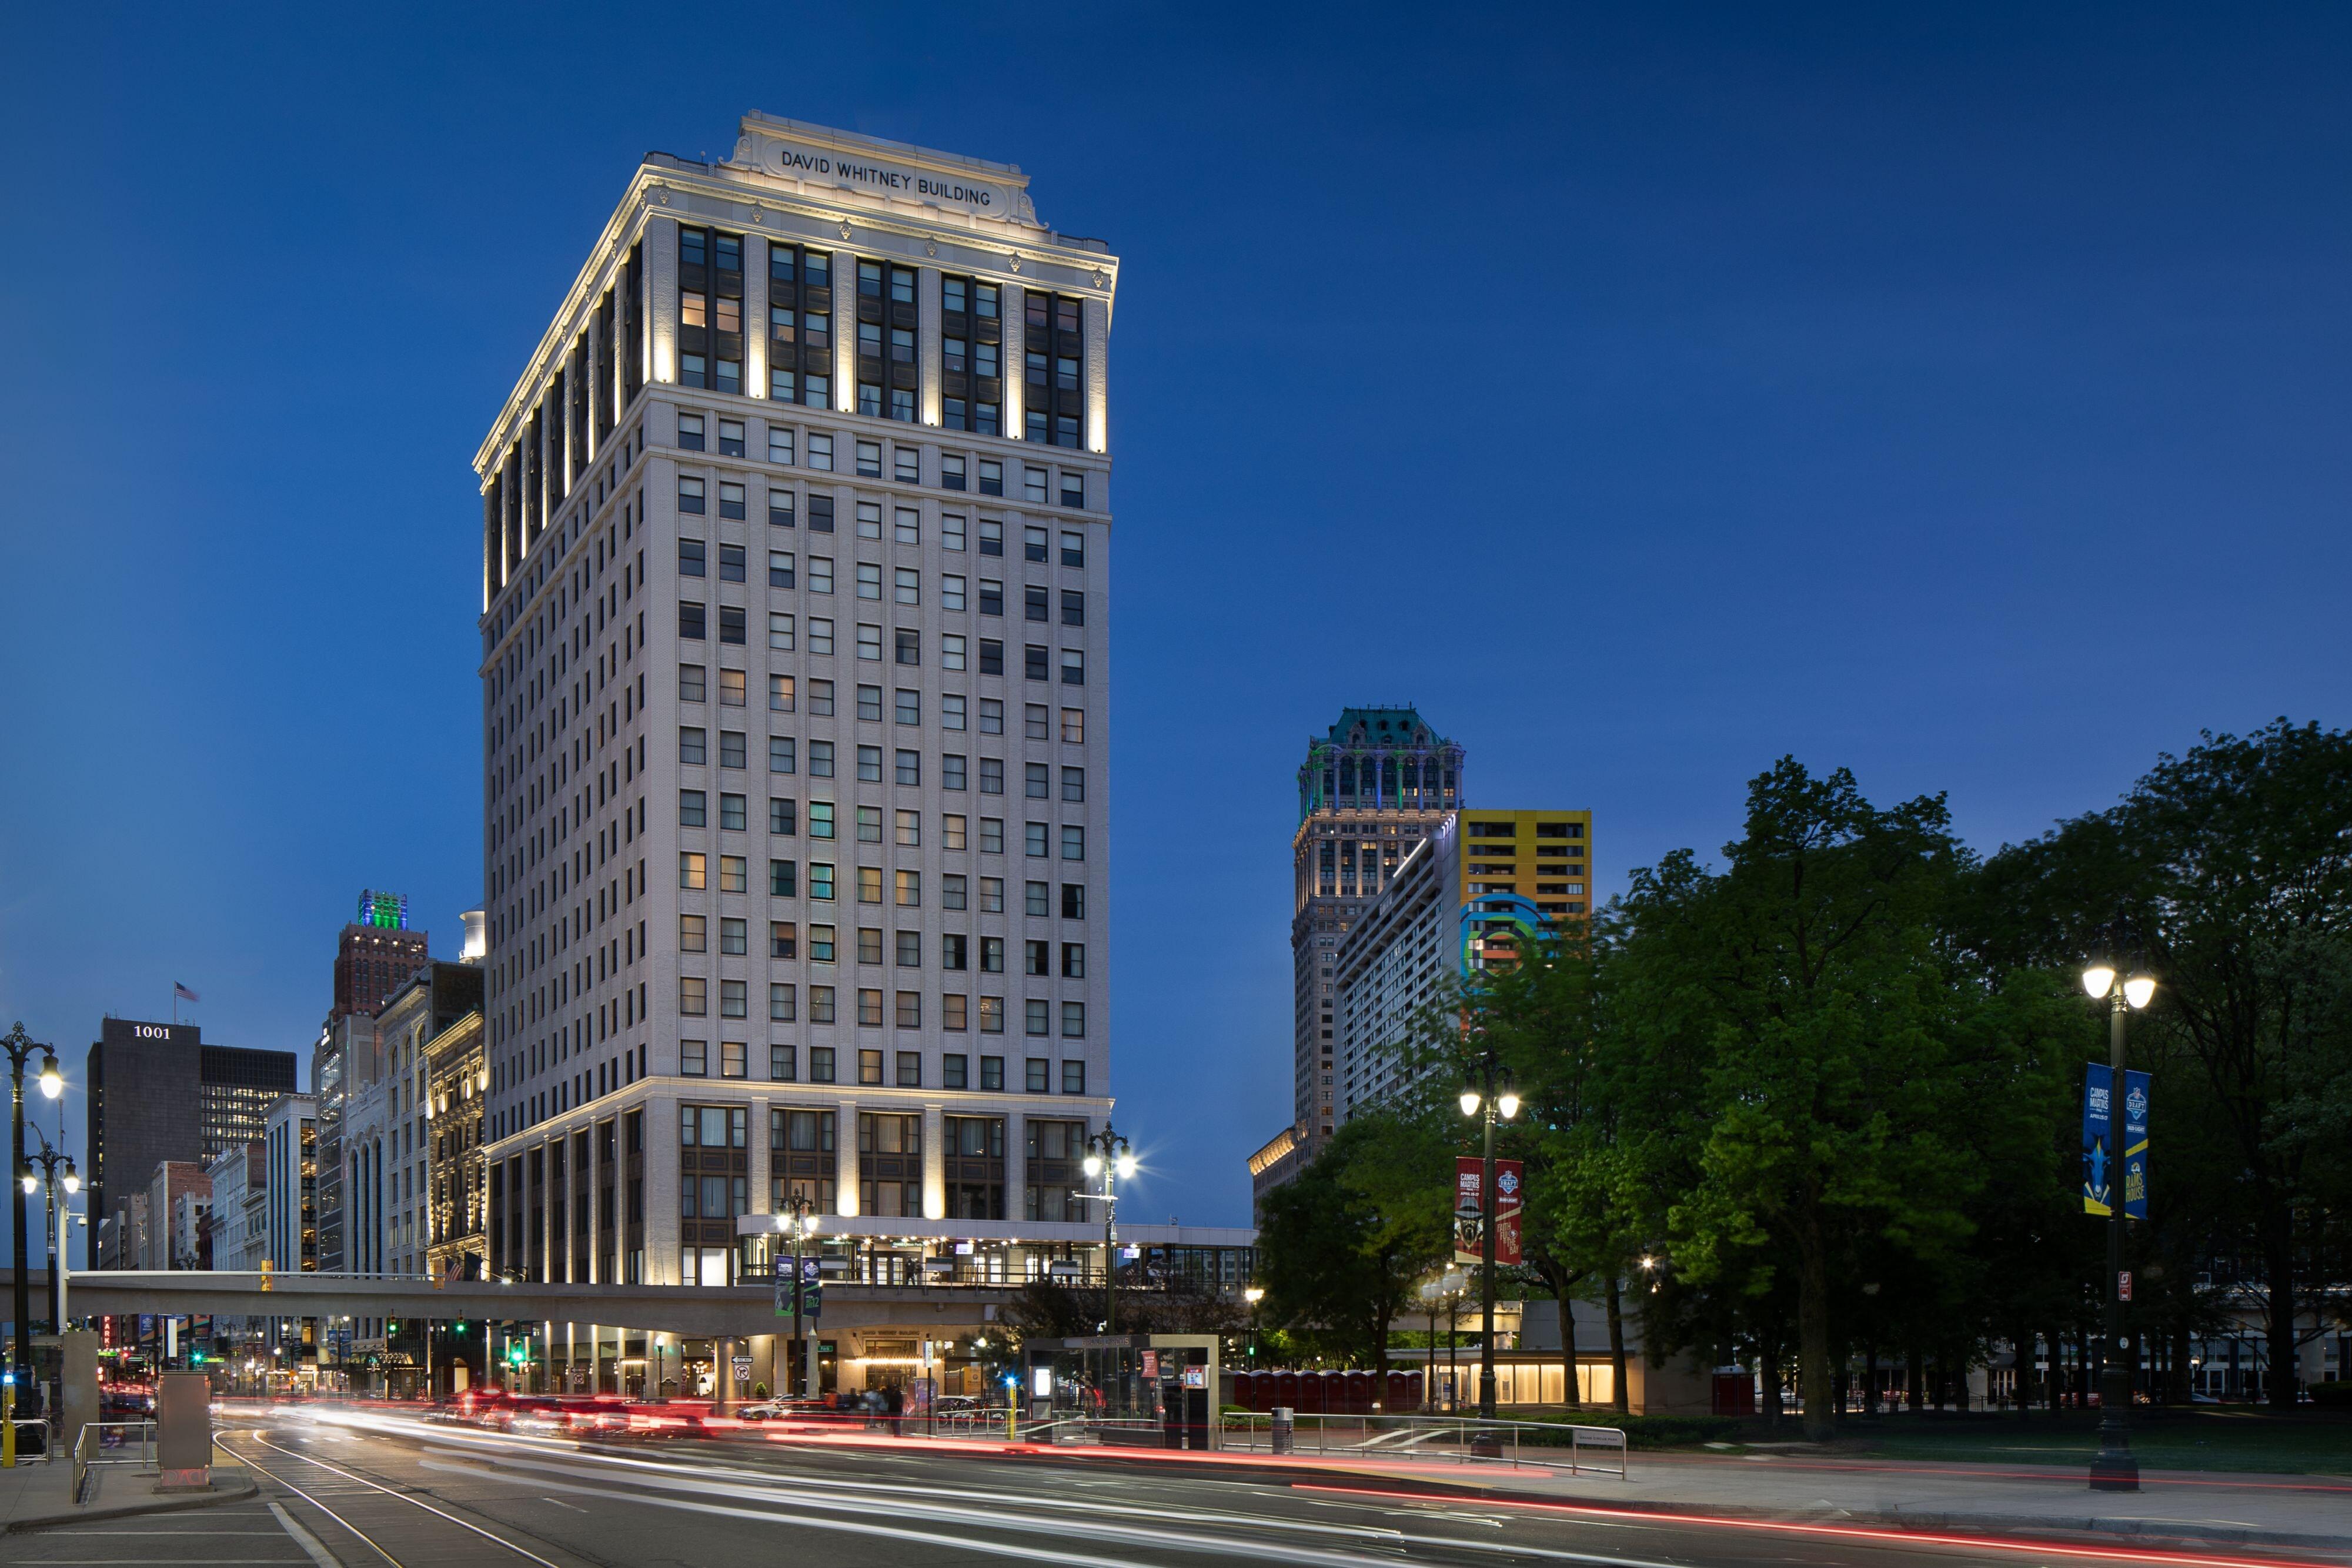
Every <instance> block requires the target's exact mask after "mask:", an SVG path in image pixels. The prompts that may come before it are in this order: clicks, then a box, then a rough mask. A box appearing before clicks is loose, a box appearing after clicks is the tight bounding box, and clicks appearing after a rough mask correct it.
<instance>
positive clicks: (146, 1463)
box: [73, 1419, 155, 1503]
mask: <svg viewBox="0 0 2352 1568" xmlns="http://www.w3.org/2000/svg"><path fill="white" fill-rule="evenodd" d="M132 1431H135V1432H137V1433H138V1434H139V1457H138V1458H131V1457H130V1455H128V1454H127V1453H126V1454H123V1455H121V1456H118V1457H116V1458H100V1457H99V1452H98V1450H102V1449H105V1448H118V1447H119V1448H128V1447H129V1446H130V1445H129V1444H128V1443H127V1442H125V1441H124V1439H123V1438H121V1437H116V1438H115V1439H113V1441H111V1442H110V1441H108V1439H107V1437H106V1434H107V1433H109V1432H116V1433H126V1432H132ZM100 1465H137V1466H138V1467H139V1468H140V1469H154V1468H155V1423H154V1422H153V1420H152V1419H150V1420H145V1421H90V1422H86V1423H84V1424H83V1427H82V1429H81V1436H79V1437H76V1438H75V1439H74V1451H73V1500H74V1501H76V1502H77V1503H80V1502H87V1501H89V1472H90V1471H91V1470H92V1469H96V1468H97V1467H99V1466H100Z"/></svg>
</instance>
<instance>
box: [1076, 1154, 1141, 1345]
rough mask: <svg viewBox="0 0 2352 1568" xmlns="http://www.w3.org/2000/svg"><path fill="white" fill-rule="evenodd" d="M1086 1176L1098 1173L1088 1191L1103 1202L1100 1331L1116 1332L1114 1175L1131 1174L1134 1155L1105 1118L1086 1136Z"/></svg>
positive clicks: (1116, 1262) (1116, 1206)
mask: <svg viewBox="0 0 2352 1568" xmlns="http://www.w3.org/2000/svg"><path fill="white" fill-rule="evenodd" d="M1085 1169H1086V1173H1087V1175H1088V1176H1100V1177H1102V1184H1103V1189H1102V1191H1100V1192H1098V1193H1088V1194H1087V1197H1090V1198H1094V1199H1097V1200H1099V1201H1100V1202H1101V1204H1102V1206H1103V1333H1104V1334H1105V1335H1106V1336H1108V1335H1110V1334H1115V1333H1118V1186H1117V1184H1116V1182H1115V1181H1114V1179H1113V1178H1114V1177H1118V1176H1133V1175H1134V1174H1135V1155H1134V1152H1133V1151H1132V1150H1130V1149H1129V1147H1128V1146H1127V1140H1126V1139H1125V1138H1122V1137H1120V1136H1119V1135H1118V1134H1117V1133H1114V1132H1112V1131H1111V1129H1110V1124H1109V1123H1108V1122H1105V1123H1104V1124H1103V1125H1102V1131H1101V1132H1099V1133H1096V1134H1093V1135H1092V1136H1090V1137H1088V1138H1087V1157H1086V1165H1085Z"/></svg>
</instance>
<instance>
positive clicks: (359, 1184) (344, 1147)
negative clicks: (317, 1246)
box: [341, 960, 483, 1274]
mask: <svg viewBox="0 0 2352 1568" xmlns="http://www.w3.org/2000/svg"><path fill="white" fill-rule="evenodd" d="M482 979H483V975H482V970H481V968H480V967H478V966H477V965H473V964H451V963H446V962H441V961H437V960H436V961H433V962H428V963H426V964H425V966H424V967H421V968H419V969H417V970H415V972H414V973H413V974H411V975H410V976H409V977H408V979H407V981H406V983H405V984H404V985H402V986H401V987H400V988H398V989H397V990H395V991H394V992H393V993H392V995H391V996H389V997H387V998H384V1002H383V1010H382V1011H381V1012H379V1013H378V1014H377V1015H376V1019H375V1031H374V1038H373V1040H372V1041H371V1042H370V1044H369V1046H368V1049H367V1050H365V1051H362V1052H360V1053H358V1054H356V1055H354V1057H353V1058H352V1060H351V1061H347V1062H345V1063H344V1104H343V1115H342V1125H341V1157H342V1162H343V1171H342V1178H343V1179H342V1194H343V1201H344V1204H345V1207H346V1213H345V1214H344V1216H343V1225H342V1230H343V1236H344V1239H345V1248H346V1250H347V1252H348V1254H349V1257H350V1263H349V1267H350V1268H351V1269H352V1270H356V1271H360V1272H365V1273H394V1274H419V1273H422V1272H424V1270H425V1247H426V1245H427V1243H428V1241H429V1239H430V1237H431V1220H430V1216H429V1205H428V1203H427V1199H426V1195H427V1193H428V1191H429V1190H430V1188H429V1179H430V1173H429V1170H428V1166H429V1164H430V1159H429V1155H428V1152H427V1148H428V1145H427V1138H428V1134H429V1132H430V1129H429V1126H428V1124H427V1116H426V1111H425V1091H426V1083H427V1074H426V1066H425V1063H426V1054H427V1051H426V1048H427V1044H428V1042H430V1041H431V1040H434V1039H436V1038H437V1037H438V1036H440V1035H441V1034H443V1033H445V1032H446V1031H447V1030H449V1029H450V1028H451V1027H452V1026H454V1025H455V1024H457V1022H458V1021H459V1020H460V1019H464V1018H466V1017H467V1016H468V1015H470V1014H476V1013H478V1012H480V1011H481V1009H482Z"/></svg>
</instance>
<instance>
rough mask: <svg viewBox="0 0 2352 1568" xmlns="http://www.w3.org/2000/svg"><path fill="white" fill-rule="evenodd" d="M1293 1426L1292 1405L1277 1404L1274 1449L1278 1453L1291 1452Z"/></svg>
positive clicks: (1275, 1409)
mask: <svg viewBox="0 0 2352 1568" xmlns="http://www.w3.org/2000/svg"><path fill="white" fill-rule="evenodd" d="M1291 1427H1292V1421H1291V1409H1290V1406H1287V1405H1277V1406H1275V1407H1274V1451H1275V1452H1276V1453H1277V1454H1286V1453H1288V1452H1290V1437H1291Z"/></svg>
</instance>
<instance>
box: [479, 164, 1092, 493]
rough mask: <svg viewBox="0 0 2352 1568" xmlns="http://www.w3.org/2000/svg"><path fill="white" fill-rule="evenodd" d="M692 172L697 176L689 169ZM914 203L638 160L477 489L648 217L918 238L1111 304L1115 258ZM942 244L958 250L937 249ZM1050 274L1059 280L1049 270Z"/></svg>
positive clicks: (493, 437)
mask: <svg viewBox="0 0 2352 1568" xmlns="http://www.w3.org/2000/svg"><path fill="white" fill-rule="evenodd" d="M942 166H943V167H944V166H945V165H942ZM698 168H700V169H701V171H702V172H696V170H697V169H698ZM697 203H719V204H724V207H725V210H723V211H712V210H707V209H698V207H697V205H696V204H697ZM913 205H914V204H911V203H903V202H892V201H889V200H887V199H876V198H866V197H861V196H859V195H858V194H856V193H855V192H851V191H846V190H841V191H837V192H836V191H834V190H825V191H822V192H817V193H812V192H811V191H809V190H808V188H807V187H806V185H805V184H804V183H797V182H790V181H786V180H784V179H782V178H781V177H779V176H775V175H771V174H767V173H763V172H761V171H759V170H756V169H751V168H746V167H744V166H742V165H740V164H733V163H720V164H715V165H709V166H698V165H684V166H681V165H679V164H677V163H674V162H667V161H665V162H651V161H648V162H645V163H641V164H639V165H638V167H637V170H636V172H635V174H634V175H632V176H631V178H630V181H629V186H628V189H627V191H626V192H625V193H624V194H623V196H622V198H621V200H620V202H619V204H617V205H615V206H614V210H613V215H612V216H611V217H610V218H608V219H606V220H605V223H604V229H603V230H602V231H601V233H600V234H599V235H598V236H597V240H596V244H595V246H594V247H593V249H592V250H591V251H590V252H589V259H588V261H587V263H586V264H585V265H584V266H583V267H582V268H581V269H580V272H579V274H578V276H577V277H574V278H573V280H572V287H570V288H569V289H568V290H566V291H565V294H564V297H563V301H562V305H561V306H559V307H558V308H557V309H556V311H555V313H554V315H553V316H552V317H551V319H550V320H549V324H548V327H547V330H546V331H545V332H544V333H542V334H541V338H540V340H539V344H538V347H537V348H536V349H534V350H532V352H531V356H530V361H529V362H528V364H527V365H526V367H525V369H524V371H523V372H522V374H521V375H520V377H518V378H517V379H516V382H515V384H514V387H513V390H512V391H510V392H509V393H508V394H507V398H506V402H504V403H503V404H502V405H501V406H500V408H499V413H498V416H497V417H496V418H495V419H493V420H492V421H491V423H490V428H489V433H488V434H487V435H486V436H484V438H483V440H482V444H481V445H480V446H479V447H478V448H477V449H476V451H475V453H474V472H475V476H476V478H477V479H478V482H479V487H480V488H481V489H484V490H487V489H488V485H489V476H490V475H491V474H492V473H494V472H495V471H496V469H497V467H498V465H499V463H500V462H502V461H503V460H504V456H505V453H506V449H507V447H508V446H509V444H512V443H513V441H514V440H515V439H516V436H517V433H518V432H519V431H520V428H521V425H522V423H523V422H524V421H525V420H526V419H528V418H529V417H530V410H531V409H532V408H533V407H534V406H536V404H537V403H538V401H539V396H540V391H541V387H542V386H543V385H544V383H545V382H546V380H547V377H548V376H549V374H550V373H551V371H553V369H554V367H555V364H556V362H557V361H559V360H560V359H561V358H562V356H563V355H565V354H568V353H569V352H570V351H571V345H572V343H573V341H574V340H577V339H578V337H579V335H580V329H581V326H582V323H583V319H584V316H585V313H586V311H587V310H588V309H589V308H590V307H591V306H592V305H593V302H594V299H595V298H596V296H597V295H599V294H600V293H602V291H603V287H604V280H605V279H606V278H607V277H608V275H609V274H610V273H611V272H612V270H613V268H614V267H616V266H617V265H618V264H619V261H620V258H621V256H622V255H623V253H624V252H625V249H626V246H627V243H628V242H629V241H630V240H632V239H633V238H634V237H635V235H637V234H638V233H639V232H640V231H641V230H642V228H643V226H644V224H645V220H646V218H648V217H652V216H670V217H686V216H689V215H690V216H693V217H697V218H703V219H709V220H714V221H718V222H722V223H727V224H730V225H731V224H740V225H744V232H745V233H747V234H762V233H766V234H789V233H791V232H793V231H792V230H790V229H789V228H788V227H787V226H785V225H786V224H787V223H788V222H790V223H807V224H812V225H823V226H825V227H827V228H829V230H830V232H831V233H832V234H833V235H835V237H836V238H837V240H838V242H839V243H840V244H841V245H843V246H849V247H851V248H853V249H855V248H857V246H856V242H857V238H858V236H859V235H860V234H861V233H862V234H864V235H866V236H868V239H869V241H870V240H871V239H872V238H873V237H875V236H888V237H889V238H891V239H894V240H897V241H899V242H902V244H903V246H904V248H906V249H907V250H908V252H909V253H910V254H911V253H912V251H913V249H914V247H915V246H916V245H917V244H918V243H919V244H920V245H921V246H923V247H924V254H923V256H922V259H923V260H924V261H925V262H927V263H929V262H943V263H945V264H946V265H947V266H948V267H950V268H951V269H953V270H961V271H969V272H971V274H972V275H973V276H975V277H986V278H989V279H990V280H992V281H993V282H997V283H1002V284H1008V285H1014V286H1021V287H1026V286H1028V285H1030V284H1033V283H1037V282H1040V281H1045V282H1049V283H1051V284H1052V286H1053V287H1054V288H1055V290H1056V291H1058V292H1063V293H1069V294H1076V295H1080V296H1089V297H1092V298H1098V299H1100V300H1102V301H1103V304H1104V309H1105V311H1106V313H1108V311H1109V310H1110V308H1111V300H1112V297H1113V295H1114V294H1115V292H1116V291H1117V288H1118V257H1117V256H1112V255H1110V254H1108V252H1107V251H1104V250H1100V249H1097V248H1094V247H1093V246H1091V245H1089V244H1087V243H1083V242H1079V241H1076V240H1072V239H1068V238H1066V237H1064V236H1062V235H1056V234H1054V233H1053V232H1052V231H1050V230H1045V229H1034V230H1033V229H1018V230H1016V229H1014V227H1013V225H1011V224H1009V223H1002V221H1001V220H990V219H982V218H978V217H972V216H969V215H962V216H959V215H956V214H949V213H948V212H946V211H945V210H943V209H939V208H928V209H926V211H928V212H929V213H930V214H935V215H930V216H917V215H915V214H914V213H913V212H911V211H909V210H908V209H909V208H911V207H912V206H913ZM997 224H1002V226H1003V227H1004V228H1005V229H1006V230H1007V231H1008V232H1007V233H1004V234H1003V235H999V234H996V233H994V232H992V225H997ZM942 240H944V241H946V242H947V244H948V245H949V246H952V247H953V248H954V249H955V250H956V251H958V252H959V253H960V254H958V255H956V256H947V255H943V254H942V252H941V248H940V242H941V241H942ZM877 248H887V247H877ZM1054 272H1059V273H1060V274H1061V276H1060V277H1053V276H1051V274H1052V273H1054ZM755 401H757V400H755Z"/></svg>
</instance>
